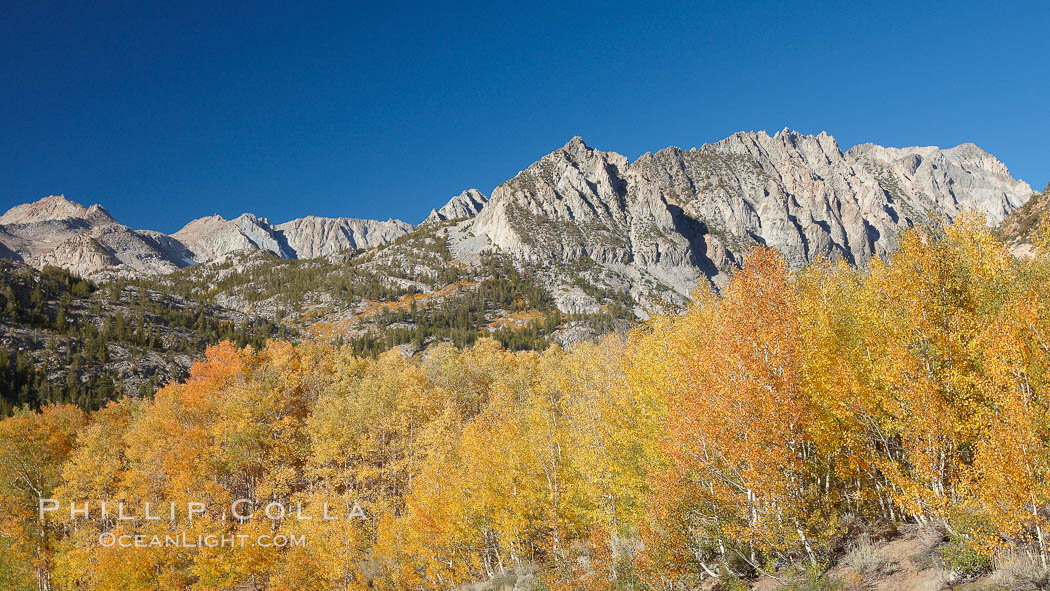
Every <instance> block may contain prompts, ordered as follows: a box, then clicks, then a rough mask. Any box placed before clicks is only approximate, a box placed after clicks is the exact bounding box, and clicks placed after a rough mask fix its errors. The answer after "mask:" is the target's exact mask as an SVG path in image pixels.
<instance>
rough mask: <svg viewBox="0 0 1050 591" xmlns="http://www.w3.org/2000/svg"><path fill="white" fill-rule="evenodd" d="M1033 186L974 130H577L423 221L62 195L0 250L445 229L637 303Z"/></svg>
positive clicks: (463, 257)
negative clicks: (610, 137)
mask: <svg viewBox="0 0 1050 591" xmlns="http://www.w3.org/2000/svg"><path fill="white" fill-rule="evenodd" d="M1032 194H1033V191H1032V188H1031V187H1030V186H1029V185H1028V184H1027V183H1025V182H1023V181H1020V180H1017V179H1014V178H1013V177H1012V176H1011V175H1010V173H1009V171H1008V170H1007V168H1006V166H1005V165H1003V163H1002V162H1000V161H999V160H997V159H996V158H995V157H994V156H992V155H991V154H988V153H987V152H984V151H983V150H981V149H980V148H978V147H977V146H975V145H973V144H962V145H959V146H956V147H954V148H949V149H940V148H936V147H912V148H884V147H881V146H877V145H874V144H862V145H859V146H855V147H853V148H852V149H850V150H848V151H846V152H843V151H842V149H840V147H839V145H838V144H837V143H836V141H835V139H834V138H833V137H831V136H829V135H827V134H825V133H821V134H819V135H815V136H814V135H803V134H799V133H797V132H794V131H789V130H786V129H785V130H783V131H781V132H778V133H776V134H774V135H772V136H770V135H768V134H767V133H765V132H740V133H736V134H734V135H732V136H730V137H728V138H726V139H724V140H722V141H719V142H716V143H713V144H706V145H704V146H702V147H700V148H699V149H695V148H694V149H691V150H688V151H686V150H681V149H679V148H675V147H670V148H665V149H663V150H660V151H658V152H655V153H647V154H644V155H643V156H641V157H640V158H638V159H637V160H635V161H634V162H630V161H629V160H628V159H627V158H626V157H624V156H621V155H619V154H617V153H615V152H603V151H600V150H596V149H593V148H591V147H589V146H587V145H586V144H585V143H584V141H583V140H582V139H581V138H578V137H576V138H573V139H572V140H570V141H569V142H568V143H567V144H565V146H563V147H561V148H559V149H557V150H555V151H553V152H551V153H550V154H548V155H546V156H544V157H542V158H541V159H540V160H538V161H537V162H535V163H533V164H532V165H530V166H529V167H527V168H526V169H525V170H523V171H522V172H520V173H519V174H518V175H516V176H515V177H514V178H512V179H510V180H508V181H506V182H505V183H503V184H501V185H500V186H498V187H496V189H495V190H494V191H493V193H492V196H491V199H490V198H487V197H486V196H485V195H484V194H482V193H480V192H479V191H477V190H475V189H471V190H468V191H464V192H463V193H462V194H460V195H457V196H455V197H453V198H452V199H451V200H450V201H448V202H447V203H446V204H445V205H443V206H441V207H440V208H437V209H434V210H432V211H431V213H430V215H429V216H428V217H427V218H426V219H425V220H424V222H422V223H421V224H420V226H419V227H414V226H413V225H411V224H408V223H406V222H403V221H400V220H387V221H376V220H364V219H355V218H323V217H313V216H309V217H303V218H299V219H295V220H291V221H289V222H285V223H281V224H272V223H270V222H269V221H268V220H267V219H266V218H264V217H258V216H256V215H254V214H251V213H245V214H243V215H241V216H239V217H237V218H235V219H233V220H226V219H223V218H222V217H219V216H217V215H213V216H210V217H204V218H200V219H197V220H194V221H191V222H190V223H188V224H186V226H185V227H183V228H182V229H181V230H179V231H178V232H175V233H174V234H172V235H165V234H162V233H159V232H154V231H149V230H134V229H131V228H129V227H127V226H125V225H123V224H121V223H119V222H117V221H116V220H115V219H113V217H112V216H111V215H110V214H109V213H108V212H107V211H106V210H105V209H104V208H103V207H101V206H99V205H92V206H90V207H87V208H85V207H83V206H81V205H79V204H77V203H74V202H72V201H69V200H67V199H65V198H64V197H62V196H51V197H45V198H43V199H41V200H39V201H37V202H35V203H28V204H24V205H18V206H16V207H13V208H11V209H10V210H8V211H7V213H5V214H4V215H3V216H2V217H0V257H5V258H15V259H21V260H23V261H25V262H27V263H29V264H30V265H32V266H35V267H38V268H39V267H43V266H45V265H54V266H58V267H63V268H66V269H68V270H70V271H72V272H74V273H76V274H79V275H81V276H84V277H88V278H93V279H98V280H105V279H111V278H115V277H124V278H128V277H143V276H154V275H164V274H170V273H172V272H174V271H176V270H179V269H182V268H185V267H188V266H192V265H199V264H205V263H210V262H215V261H221V260H224V259H225V257H227V256H229V255H231V254H233V253H239V252H244V251H264V252H269V253H273V254H275V255H277V256H279V257H281V258H284V259H310V258H316V257H337V256H340V253H346V252H348V251H354V250H359V249H374V248H376V247H379V246H383V245H390V244H392V243H394V242H395V241H396V240H398V239H399V238H402V237H404V236H407V235H410V234H412V233H414V232H420V231H426V232H432V231H433V228H434V227H437V226H440V227H441V228H442V232H441V240H442V241H443V243H444V247H443V248H446V249H447V251H448V253H449V255H448V257H449V260H450V261H455V262H456V263H458V264H461V265H468V266H469V265H476V264H477V263H478V261H479V257H480V256H481V255H482V254H483V253H486V252H499V253H502V254H503V255H506V256H507V257H509V258H510V259H511V260H513V261H515V264H516V265H517V266H519V268H521V269H530V270H532V271H534V272H535V273H536V274H537V276H538V277H539V278H540V280H541V282H542V283H543V284H544V286H545V288H546V289H548V290H549V291H550V293H551V295H552V297H553V298H554V302H555V303H556V305H557V307H558V308H559V309H560V310H562V311H564V312H570V313H579V312H594V311H598V310H601V309H602V306H603V298H605V296H607V295H608V294H610V293H616V294H621V295H623V296H626V297H627V298H629V299H630V301H631V306H632V307H633V309H634V310H635V313H636V314H637V315H639V316H642V317H644V316H645V315H647V314H648V313H650V312H651V311H653V310H655V309H660V308H661V307H663V306H666V305H668V304H675V303H681V302H682V301H684V300H685V299H686V298H687V297H688V295H689V293H690V292H691V291H692V290H693V289H694V288H695V287H696V286H697V284H698V283H699V282H701V281H710V282H712V283H713V284H714V285H716V286H718V285H721V284H722V283H723V282H724V281H725V278H726V273H727V272H728V271H729V270H731V269H732V268H733V267H734V266H735V265H737V264H738V263H739V262H740V260H741V258H742V256H743V255H744V252H745V251H746V249H747V248H748V247H749V246H751V245H754V244H766V245H769V246H772V247H775V248H777V249H778V250H779V251H780V252H781V253H783V255H784V257H785V259H786V260H787V261H788V262H789V263H790V264H791V265H792V266H794V267H801V266H803V265H805V264H806V263H808V262H810V261H812V260H814V259H816V258H818V257H830V258H832V259H844V260H846V261H848V262H850V263H852V264H858V265H865V264H867V263H868V262H869V261H870V260H871V259H872V258H873V257H877V256H885V255H886V254H887V253H889V252H891V251H892V250H893V249H894V248H896V244H897V242H896V240H897V236H898V234H899V233H900V232H901V231H902V230H904V229H906V228H908V227H911V226H914V225H916V224H929V223H934V222H936V221H937V220H951V219H954V218H955V217H956V216H958V215H959V214H960V213H961V212H963V211H966V210H976V211H979V212H981V213H983V214H984V215H985V216H986V217H987V219H988V222H989V223H990V224H993V225H994V224H998V223H999V222H1001V221H1002V220H1003V218H1004V217H1005V216H1007V215H1008V214H1010V213H1011V212H1012V211H1014V210H1015V209H1017V208H1019V207H1021V206H1022V205H1023V204H1024V203H1025V202H1026V201H1027V200H1028V198H1029V197H1030V196H1031V195H1032ZM395 258H396V257H395ZM603 294H604V295H603Z"/></svg>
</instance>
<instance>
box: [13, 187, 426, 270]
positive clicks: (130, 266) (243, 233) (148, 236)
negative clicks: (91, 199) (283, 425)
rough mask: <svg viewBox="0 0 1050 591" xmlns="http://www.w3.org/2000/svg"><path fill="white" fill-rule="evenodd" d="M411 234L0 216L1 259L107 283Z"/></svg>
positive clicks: (379, 228)
mask: <svg viewBox="0 0 1050 591" xmlns="http://www.w3.org/2000/svg"><path fill="white" fill-rule="evenodd" d="M411 229H412V226H411V224H407V223H405V222H402V221H400V220H388V221H377V220H361V219H354V218H322V217H314V216H310V217H305V218H300V219H295V220H292V221H290V222H286V223H283V224H276V225H274V224H271V223H270V222H269V221H268V220H267V219H266V218H260V217H257V216H255V215H253V214H250V213H245V214H243V215H241V216H239V217H237V218H235V219H233V220H225V219H223V218H222V217H220V216H218V215H212V216H209V217H204V218H200V219H197V220H193V221H192V222H190V223H188V224H186V226H185V227H183V228H182V229H181V230H179V231H178V232H176V233H175V234H173V235H170V236H169V235H166V234H163V233H161V232H154V231H152V230H133V229H131V228H129V227H127V226H125V225H123V224H121V223H119V222H117V221H116V220H115V219H113V217H112V216H111V215H110V214H109V212H107V211H106V210H105V209H104V208H102V207H101V206H100V205H92V206H91V207H87V208H85V207H84V206H82V205H80V204H79V203H75V202H72V201H69V200H67V199H66V198H65V197H64V196H56V195H52V196H50V197H44V198H43V199H41V200H39V201H36V202H35V203H28V204H23V205H18V206H15V207H13V208H11V209H10V210H8V212H7V213H5V214H4V215H3V216H2V217H0V257H2V258H13V259H17V260H24V261H25V262H27V263H29V264H31V265H33V266H35V267H37V268H43V267H44V266H47V265H52V266H57V267H62V268H65V269H68V270H70V271H73V272H74V273H77V274H78V275H80V276H83V277H89V278H96V279H106V278H113V277H141V276H147V275H160V274H166V273H171V272H173V271H175V270H177V269H180V268H183V267H186V266H188V265H193V264H196V263H203V262H208V261H212V260H216V259H218V258H220V257H223V256H225V255H227V254H230V253H233V252H236V251H240V250H263V251H268V252H272V253H274V254H276V255H278V256H281V257H283V258H290V259H296V258H314V257H319V256H327V255H331V254H335V253H337V252H340V251H343V250H348V249H355V248H372V247H375V246H379V245H381V244H386V243H387V242H389V241H391V240H393V239H395V238H397V237H399V236H402V235H404V234H406V233H407V232H409V231H410V230H411Z"/></svg>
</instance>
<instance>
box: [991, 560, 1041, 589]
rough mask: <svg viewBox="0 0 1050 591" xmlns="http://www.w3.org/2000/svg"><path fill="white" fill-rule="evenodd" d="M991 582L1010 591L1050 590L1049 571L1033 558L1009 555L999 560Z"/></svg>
mask: <svg viewBox="0 0 1050 591" xmlns="http://www.w3.org/2000/svg"><path fill="white" fill-rule="evenodd" d="M991 580H992V583H994V584H995V585H998V586H1000V587H1003V588H1004V589H1010V590H1012V591H1013V590H1016V591H1037V590H1040V589H1050V569H1047V568H1046V567H1045V566H1043V563H1042V561H1040V560H1039V558H1037V557H1035V556H1028V555H1026V554H1011V555H1008V556H1006V557H1005V558H1003V559H1001V560H999V565H998V568H996V569H995V572H994V573H993V574H992V577H991Z"/></svg>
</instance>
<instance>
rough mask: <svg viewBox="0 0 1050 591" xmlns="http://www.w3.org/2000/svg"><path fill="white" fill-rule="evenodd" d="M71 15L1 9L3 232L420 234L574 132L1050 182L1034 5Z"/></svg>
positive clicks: (1048, 128)
mask: <svg viewBox="0 0 1050 591" xmlns="http://www.w3.org/2000/svg"><path fill="white" fill-rule="evenodd" d="M87 4H91V3H81V5H80V6H76V5H63V4H56V3H50V2H12V3H8V4H7V5H6V6H5V9H4V11H2V13H0V72H2V74H0V179H2V185H0V210H6V209H7V208H8V207H10V206H11V205H14V204H16V203H21V202H25V201H31V200H35V199H37V198H39V197H41V196H44V195H48V194H52V193H64V194H65V195H66V196H67V197H68V198H70V199H73V200H75V201H79V202H81V203H84V204H85V205H87V204H89V203H96V202H99V203H102V204H103V205H104V206H106V207H107V208H108V209H109V210H110V211H111V212H112V213H113V214H114V215H115V216H116V217H117V219H119V220H121V221H123V222H124V223H127V224H128V225H131V226H133V227H140V228H151V229H157V230H162V231H168V232H171V231H174V230H177V229H178V228H179V227H181V226H182V225H183V224H185V223H186V222H187V221H189V220H191V219H193V218H195V217H200V216H203V215H210V214H212V213H219V214H220V215H223V216H226V217H233V216H236V215H238V214H240V213H241V212H243V211H252V212H254V213H256V214H258V215H260V216H267V217H269V218H270V219H271V220H272V221H275V222H280V221H285V220H288V219H290V218H293V217H299V216H303V215H308V214H313V215H328V216H337V215H346V216H354V217H372V218H383V219H385V218H388V217H399V218H402V219H405V220H406V221H410V222H413V223H414V222H418V221H419V220H420V219H422V218H423V217H424V216H425V215H426V213H427V212H428V211H429V210H430V208H431V207H435V206H438V205H440V204H441V203H443V202H444V201H445V200H446V199H447V198H448V197H450V196H451V195H453V194H456V193H458V192H460V191H461V190H463V189H466V188H469V187H477V188H479V189H480V190H482V191H484V192H486V193H488V192H489V191H491V190H492V188H493V187H494V186H496V185H497V184H499V183H500V182H502V181H503V180H506V179H508V178H510V177H512V176H513V175H514V174H516V173H517V172H518V171H519V170H521V169H523V168H525V167H526V166H528V165H529V164H530V163H531V162H533V161H535V160H536V159H538V158H539V157H540V156H542V155H543V154H545V153H547V152H550V151H552V150H553V149H555V148H557V147H559V146H561V145H562V144H564V143H565V141H567V140H568V139H569V138H570V137H572V136H574V135H581V136H583V138H584V139H585V140H586V141H587V142H588V144H590V145H592V146H595V147H597V148H601V149H605V150H613V151H617V152H620V153H622V154H625V155H627V156H628V157H630V158H632V159H633V158H636V157H637V156H638V155H640V154H642V153H644V152H647V151H652V150H657V149H660V148H662V147H665V146H668V145H678V146H681V147H683V148H689V147H692V146H699V145H700V144H703V143H704V142H709V141H716V140H718V139H721V138H723V137H725V136H727V135H729V134H731V133H733V132H734V131H738V130H751V129H756V130H757V129H766V130H769V131H770V132H773V131H776V130H779V129H781V128H783V127H791V128H793V129H797V130H799V131H802V132H807V133H818V132H820V131H822V130H825V131H827V132H829V133H831V134H832V135H834V136H835V137H836V138H837V139H838V140H839V143H840V145H841V146H842V148H843V149H846V148H848V147H850V146H852V145H854V144H856V143H861V142H866V141H874V142H877V143H881V144H884V145H894V146H898V145H916V144H920V145H930V144H936V145H941V146H951V145H955V144H958V143H961V142H964V141H973V142H975V143H977V144H978V145H980V146H981V147H983V148H985V149H986V150H988V151H990V152H992V153H994V154H995V155H997V156H998V157H999V158H1000V159H1001V160H1003V161H1004V162H1005V163H1006V164H1007V166H1009V167H1010V170H1011V172H1012V173H1013V174H1014V175H1015V176H1019V177H1021V178H1024V179H1025V180H1027V181H1029V182H1030V183H1031V184H1032V185H1033V187H1035V188H1037V189H1042V188H1043V186H1045V185H1046V183H1047V181H1048V180H1050V141H1048V138H1050V102H1048V100H1047V99H1048V96H1050V61H1048V59H1050V57H1048V56H1050V35H1048V34H1047V31H1048V25H1050V3H1047V2H1011V3H1006V4H1004V5H1001V6H1000V5H997V4H995V3H983V2H982V3H978V2H968V1H966V0H961V1H956V2H944V3H938V4H924V3H921V2H842V3H836V4H835V5H834V6H821V5H817V4H810V5H806V4H803V3H798V2H794V3H781V2H753V3H735V2H718V3H703V2H688V3H680V4H676V3H667V4H661V5H659V6H652V5H650V3H647V2H617V1H610V2H605V3H593V4H587V3H562V2H559V3H543V4H533V5H529V6H525V5H519V4H516V3H501V4H502V5H501V6H490V5H488V4H459V5H454V6H452V5H450V6H440V5H438V4H437V3H432V2H427V3H419V4H411V3H392V2H385V3H367V4H365V3H350V2H338V3H331V4H314V3H308V2H298V3H294V7H293V8H287V7H284V6H281V5H280V4H269V3H266V2H251V3H243V4H237V3H222V4H223V6H215V5H214V4H216V3H212V2H202V3H194V2H187V1H184V2H178V3H171V4H172V6H168V7H156V6H152V4H154V3H141V4H142V5H141V6H140V5H137V4H138V3H120V4H108V5H106V6H90V7H88V6H85V5H87ZM98 4H102V3H98ZM158 4H159V3H158ZM289 4H291V3H289ZM147 5H150V6H147Z"/></svg>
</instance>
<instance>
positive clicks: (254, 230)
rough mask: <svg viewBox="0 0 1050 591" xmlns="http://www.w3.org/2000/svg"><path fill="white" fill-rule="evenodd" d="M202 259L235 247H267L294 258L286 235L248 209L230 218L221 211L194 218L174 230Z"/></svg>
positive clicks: (207, 258) (197, 258)
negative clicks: (247, 211) (280, 233)
mask: <svg viewBox="0 0 1050 591" xmlns="http://www.w3.org/2000/svg"><path fill="white" fill-rule="evenodd" d="M172 238H175V239H176V240H178V241H179V242H180V243H181V244H182V245H184V246H185V247H186V248H187V249H188V250H189V251H190V252H191V253H193V260H194V261H196V262H198V263H202V262H205V261H210V260H213V259H215V258H218V257H220V256H222V255H224V254H227V253H230V252H233V251H235V250H266V251H269V252H272V253H274V254H277V255H278V256H281V257H283V258H286V259H290V258H294V253H293V252H292V250H291V249H290V248H288V244H287V242H286V241H285V240H284V237H283V236H281V235H279V234H278V233H277V232H276V231H275V229H274V228H273V226H271V225H270V223H269V221H268V220H267V219H266V218H259V217H256V216H255V215H253V214H250V213H245V214H241V215H240V216H238V217H236V218H234V219H232V220H227V219H224V218H223V217H222V216H219V215H211V216H208V217H205V218H200V219H196V220H193V221H192V222H190V223H188V224H186V225H185V226H183V228H182V229H181V230H179V231H178V232H175V233H174V234H172Z"/></svg>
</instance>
